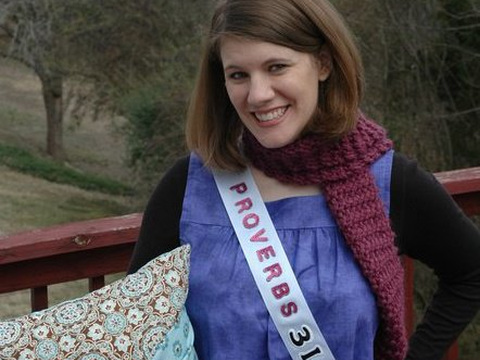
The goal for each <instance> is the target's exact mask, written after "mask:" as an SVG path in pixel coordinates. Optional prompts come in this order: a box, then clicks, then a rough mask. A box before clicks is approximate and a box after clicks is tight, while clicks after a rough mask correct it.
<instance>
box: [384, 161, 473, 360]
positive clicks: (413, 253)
mask: <svg viewBox="0 0 480 360" xmlns="http://www.w3.org/2000/svg"><path fill="white" fill-rule="evenodd" d="M391 201H392V204H391V220H392V224H393V228H394V231H395V232H396V234H397V243H398V245H399V248H400V250H401V252H403V253H405V254H406V255H408V256H410V257H412V258H414V259H418V260H420V261H421V262H423V263H425V264H426V265H428V266H429V267H430V268H432V269H433V270H434V272H435V274H436V275H437V276H438V279H439V282H438V289H437V291H436V292H435V294H434V297H433V299H432V301H431V303H430V305H429V306H428V308H427V310H426V313H425V316H424V318H423V319H422V321H421V323H420V324H419V325H418V327H417V329H416V330H415V332H414V334H413V336H412V337H411V339H410V349H409V352H408V356H407V359H408V360H414V359H421V360H430V359H432V360H433V359H441V357H442V355H443V354H444V352H445V351H446V350H447V349H448V347H449V346H450V344H451V343H452V342H453V341H454V340H455V339H456V338H457V336H458V335H459V334H460V333H461V332H462V331H463V329H464V328H465V327H466V326H467V325H468V323H469V322H470V321H471V320H472V319H473V317H474V316H475V314H476V313H477V311H478V309H479V307H480V232H479V229H478V228H477V227H476V226H475V225H474V224H473V223H472V221H471V220H470V219H469V218H467V217H466V216H465V215H464V214H463V213H462V211H461V209H460V208H459V207H458V206H457V205H456V204H455V202H454V201H453V200H452V198H451V197H450V195H448V194H447V192H446V191H445V189H444V188H443V186H442V185H441V184H439V183H438V182H437V181H436V179H435V178H434V177H433V175H431V174H428V173H427V172H425V171H424V170H422V169H420V168H419V167H418V166H417V164H416V163H415V162H414V161H411V160H408V159H407V158H405V157H403V156H402V155H396V156H395V158H394V163H393V171H392V193H391Z"/></svg>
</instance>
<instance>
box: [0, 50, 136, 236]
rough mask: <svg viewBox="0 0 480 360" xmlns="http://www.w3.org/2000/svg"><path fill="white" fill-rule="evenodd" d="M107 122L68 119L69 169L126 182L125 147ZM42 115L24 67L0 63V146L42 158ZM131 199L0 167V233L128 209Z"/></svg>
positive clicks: (38, 94) (36, 83) (30, 75)
mask: <svg viewBox="0 0 480 360" xmlns="http://www.w3.org/2000/svg"><path fill="white" fill-rule="evenodd" d="M120 125H121V124H120V122H119V120H118V119H117V120H116V122H114V121H112V119H102V120H99V121H95V122H94V121H91V119H88V118H87V119H83V120H82V121H81V122H80V123H79V124H77V123H75V122H74V121H73V120H71V119H70V118H69V117H68V116H67V117H66V121H65V130H64V131H65V134H64V136H65V140H64V141H65V147H66V151H67V156H68V164H67V165H68V166H69V167H72V168H74V169H77V170H80V171H82V172H88V173H92V174H96V175H101V176H105V177H109V178H113V179H116V180H120V181H121V182H124V183H127V184H128V183H129V178H130V174H129V171H128V168H127V167H126V166H125V164H124V156H125V155H124V154H125V145H124V143H123V141H122V138H121V137H120V136H119V134H118V127H119V126H120ZM45 137H46V124H45V111H44V108H43V102H42V95H41V86H40V82H39V81H38V79H37V78H36V76H35V75H34V74H33V73H32V72H31V71H30V70H29V69H27V68H25V67H23V66H21V65H18V64H16V63H14V62H11V61H7V60H2V59H0V144H2V145H9V146H15V147H18V148H21V149H26V150H28V151H29V152H31V153H32V154H36V155H38V156H44V155H45V154H44V149H45ZM131 202H132V200H131V199H128V198H124V197H120V196H108V195H105V194H101V193H92V192H88V191H84V190H79V189H78V188H75V187H72V186H67V185H61V184H54V183H50V182H48V181H45V180H42V179H38V178H34V177H31V176H28V175H25V174H19V173H15V172H14V171H12V170H11V169H9V168H7V167H5V166H3V167H0V211H1V213H0V234H1V233H10V232H13V231H19V230H24V229H31V228H34V227H38V226H44V225H51V224H56V223H63V222H69V221H74V220H84V219H87V218H95V217H101V216H109V215H111V214H118V213H125V212H129V211H130V210H131V206H130V205H131V204H130V203H131Z"/></svg>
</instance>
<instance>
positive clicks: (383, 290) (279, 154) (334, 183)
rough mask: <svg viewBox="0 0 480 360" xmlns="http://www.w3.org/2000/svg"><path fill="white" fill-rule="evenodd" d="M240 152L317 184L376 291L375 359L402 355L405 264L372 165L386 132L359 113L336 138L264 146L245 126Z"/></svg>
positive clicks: (282, 175) (267, 169) (274, 173)
mask: <svg viewBox="0 0 480 360" xmlns="http://www.w3.org/2000/svg"><path fill="white" fill-rule="evenodd" d="M243 145H244V151H245V155H246V156H247V158H248V159H249V160H250V161H251V162H252V164H253V166H255V167H256V168H258V169H260V170H262V171H263V172H264V173H265V174H266V175H268V176H270V177H273V178H276V179H278V180H280V181H282V182H285V183H294V184H299V185H312V184H319V185H320V188H321V190H322V192H323V194H324V196H325V198H326V200H327V203H328V206H329V208H330V211H331V212H332V214H333V216H334V218H335V219H336V221H337V223H338V225H339V227H340V229H341V231H342V233H343V235H344V237H345V241H346V242H347V244H348V245H349V247H350V249H351V250H352V252H353V255H354V257H355V259H356V260H357V261H358V263H359V265H360V268H361V269H362V272H363V274H364V276H365V277H366V278H367V279H368V281H369V282H370V286H371V288H372V290H373V292H374V294H375V296H376V300H377V306H378V308H379V314H380V326H379V330H378V332H377V336H376V338H375V359H377V360H403V359H404V358H405V353H406V349H407V341H406V335H405V326H404V291H403V268H402V265H401V262H400V259H399V257H398V255H397V248H396V247H395V245H394V234H393V232H392V229H391V227H390V221H389V219H388V217H387V215H386V214H385V211H384V208H383V204H382V201H381V199H380V197H379V194H378V189H377V186H376V185H375V180H374V177H373V175H372V174H371V172H370V165H371V164H372V163H373V162H375V160H377V159H378V158H379V157H380V156H382V155H383V154H384V153H385V152H386V151H388V150H389V149H390V148H391V147H392V142H391V141H390V140H389V139H388V138H387V137H386V134H385V131H384V130H383V129H382V128H381V127H380V126H379V125H377V124H375V123H373V122H372V121H369V120H367V119H366V118H365V117H364V116H363V115H360V117H359V119H358V123H357V125H356V128H355V129H354V130H353V131H352V132H351V133H349V134H348V135H346V136H345V137H343V138H342V139H341V140H340V141H338V142H335V143H331V142H330V143H327V142H324V141H322V138H321V136H320V135H307V136H305V137H303V138H301V139H300V140H297V141H296V142H294V143H292V144H289V145H287V146H285V147H282V148H279V149H267V148H264V147H262V146H261V145H260V144H259V143H258V141H257V140H256V139H255V137H254V136H253V135H252V134H251V133H250V132H248V131H245V134H244V136H243Z"/></svg>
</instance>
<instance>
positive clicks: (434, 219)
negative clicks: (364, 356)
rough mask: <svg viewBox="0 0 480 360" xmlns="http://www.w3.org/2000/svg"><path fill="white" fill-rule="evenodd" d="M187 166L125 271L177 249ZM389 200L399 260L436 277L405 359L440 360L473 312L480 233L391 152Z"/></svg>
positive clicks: (168, 187) (172, 174) (158, 202)
mask: <svg viewBox="0 0 480 360" xmlns="http://www.w3.org/2000/svg"><path fill="white" fill-rule="evenodd" d="M188 162H189V158H188V157H185V158H182V159H180V160H179V161H178V162H177V163H176V164H175V165H174V166H173V167H172V168H171V169H170V171H169V172H168V173H167V174H166V175H165V176H164V177H163V179H162V180H161V181H160V183H159V185H158V186H157V188H156V189H155V191H154V193H153V195H152V197H151V198H150V201H149V203H148V205H147V207H146V210H145V213H144V217H143V221H142V226H141V230H140V236H139V239H138V242H137V245H136V247H135V251H134V254H133V257H132V260H131V264H130V269H129V272H134V271H136V270H137V269H138V268H140V267H141V266H143V265H144V264H145V263H147V262H148V261H149V260H151V259H153V258H154V257H156V256H158V255H159V254H162V253H164V252H167V251H170V250H172V249H174V248H176V247H178V246H179V245H180V240H179V223H180V216H181V212H182V203H183V197H184V193H185V187H186V182H187V175H188ZM390 200H391V205H390V220H391V223H392V228H393V230H394V232H395V234H396V238H395V241H396V244H397V246H398V248H399V253H400V254H405V255H408V256H410V257H412V258H414V259H418V260H420V261H421V262H423V263H425V264H426V265H428V266H429V267H431V268H432V269H433V270H434V272H435V274H436V275H437V276H438V278H439V286H438V290H437V291H436V293H435V295H434V298H433V300H432V302H431V303H430V305H429V307H428V309H427V311H426V313H425V316H424V319H423V320H422V322H421V323H420V324H419V326H418V327H417V329H416V331H415V333H414V334H413V336H412V337H411V339H410V349H409V352H408V355H407V358H406V359H408V360H420V359H421V360H437V359H441V357H442V354H443V353H444V352H445V351H446V349H447V348H448V346H449V345H450V344H451V342H452V341H453V340H454V339H455V338H456V337H457V336H458V335H459V334H460V333H461V331H462V330H463V329H464V328H465V326H466V325H467V324H468V323H469V322H470V321H471V320H472V319H473V317H474V316H475V314H476V312H477V311H478V309H479V307H480V231H479V229H478V228H477V227H476V226H475V225H474V224H473V223H472V222H471V221H470V219H468V218H467V217H466V216H465V215H464V214H463V213H462V211H461V209H460V208H459V207H458V206H457V205H456V204H455V203H454V202H453V200H452V198H451V197H450V196H449V195H448V194H447V193H446V191H445V190H444V188H443V187H442V185H441V184H439V183H438V182H437V181H436V179H435V178H434V177H433V175H431V174H429V173H427V172H425V171H424V170H422V169H421V168H419V167H418V165H417V164H416V162H414V161H412V160H409V159H407V158H406V157H404V156H402V155H401V154H398V153H395V155H394V159H393V167H392V179H391V194H390ZM166 204H167V206H165V205H166Z"/></svg>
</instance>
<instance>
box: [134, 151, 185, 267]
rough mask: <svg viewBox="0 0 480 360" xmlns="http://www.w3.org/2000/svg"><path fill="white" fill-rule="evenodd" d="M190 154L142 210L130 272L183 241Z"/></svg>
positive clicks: (176, 166) (167, 176) (173, 168)
mask: <svg viewBox="0 0 480 360" xmlns="http://www.w3.org/2000/svg"><path fill="white" fill-rule="evenodd" d="M188 163H189V157H184V158H182V159H180V160H178V161H177V162H176V163H175V165H174V166H173V167H172V168H171V169H170V170H169V171H168V172H167V173H166V175H165V176H164V177H163V178H162V180H161V181H160V183H159V184H158V186H157V188H156V189H155V191H154V192H153V194H152V196H151V197H150V200H149V201H148V204H147V207H146V209H145V212H144V214H143V219H142V226H141V228H140V235H139V237H138V241H137V244H136V245H135V249H134V251H133V256H132V259H131V261H130V266H129V269H128V273H133V272H135V271H137V270H138V269H139V268H141V267H142V266H143V265H145V264H146V263H147V262H149V261H150V260H152V259H153V258H155V257H157V256H158V255H160V254H163V253H165V252H167V251H170V250H173V249H174V248H176V247H178V246H179V245H180V239H179V225H180V216H181V214H182V203H183V197H184V194H185V186H186V183H187V173H188Z"/></svg>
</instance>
